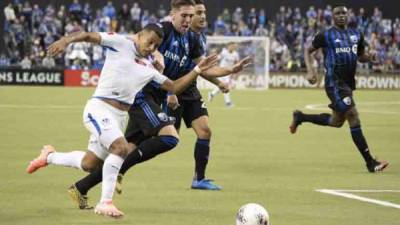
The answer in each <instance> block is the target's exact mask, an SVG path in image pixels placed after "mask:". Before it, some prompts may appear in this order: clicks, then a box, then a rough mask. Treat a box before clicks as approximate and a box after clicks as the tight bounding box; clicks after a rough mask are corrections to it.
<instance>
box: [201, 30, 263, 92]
mask: <svg viewBox="0 0 400 225" xmlns="http://www.w3.org/2000/svg"><path fill="white" fill-rule="evenodd" d="M230 42H234V43H237V46H238V48H237V51H238V53H239V57H240V59H242V58H244V57H247V56H250V57H251V59H252V61H251V65H249V66H248V67H247V68H245V69H244V70H243V71H242V72H240V73H238V74H235V75H233V76H231V86H232V88H233V89H261V90H266V89H268V80H269V46H270V44H269V38H268V37H255V36H252V37H237V36H208V37H207V54H210V53H220V52H221V50H222V49H223V48H225V47H226V46H227V44H228V43H230ZM197 86H198V87H199V89H211V88H214V85H213V84H211V83H210V82H208V81H207V80H205V79H203V78H202V77H199V78H198V80H197Z"/></svg>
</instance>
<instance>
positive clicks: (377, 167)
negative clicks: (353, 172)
mask: <svg viewBox="0 0 400 225" xmlns="http://www.w3.org/2000/svg"><path fill="white" fill-rule="evenodd" d="M388 165H389V162H387V161H385V160H382V161H378V160H374V161H373V162H372V163H370V164H367V169H368V171H369V172H370V173H375V172H379V171H383V170H384V169H385V168H386V167H387V166H388Z"/></svg>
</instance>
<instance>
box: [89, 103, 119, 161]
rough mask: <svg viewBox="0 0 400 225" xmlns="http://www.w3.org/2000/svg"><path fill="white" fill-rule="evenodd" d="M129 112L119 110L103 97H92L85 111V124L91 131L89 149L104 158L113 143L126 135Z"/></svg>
mask: <svg viewBox="0 0 400 225" xmlns="http://www.w3.org/2000/svg"><path fill="white" fill-rule="evenodd" d="M126 117H127V112H125V111H122V110H119V109H117V108H115V107H113V106H111V105H110V104H108V103H106V102H104V101H102V100H101V99H97V98H92V99H90V100H89V101H88V102H87V103H86V106H85V109H84V111H83V124H84V125H85V127H86V129H88V131H89V132H90V133H91V135H90V139H89V144H88V150H89V151H91V152H93V153H94V154H95V155H96V156H97V157H99V158H100V159H102V160H104V159H105V158H106V157H107V156H108V154H110V152H109V148H110V146H111V144H112V143H113V142H114V141H115V140H116V139H118V138H120V137H124V132H123V129H124V128H125V125H126Z"/></svg>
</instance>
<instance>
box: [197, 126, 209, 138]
mask: <svg viewBox="0 0 400 225" xmlns="http://www.w3.org/2000/svg"><path fill="white" fill-rule="evenodd" d="M211 134H212V132H211V129H210V127H208V126H205V127H202V128H201V129H200V130H199V131H198V132H197V137H198V138H200V139H208V140H209V139H211Z"/></svg>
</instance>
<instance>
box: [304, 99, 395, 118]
mask: <svg viewBox="0 0 400 225" xmlns="http://www.w3.org/2000/svg"><path fill="white" fill-rule="evenodd" d="M357 105H366V106H380V105H400V102H399V101H387V102H360V103H357ZM304 108H306V109H309V110H331V109H330V108H329V107H328V106H327V104H310V105H306V106H305V107H304ZM359 111H360V112H364V113H376V114H387V115H394V114H400V112H396V111H387V110H363V109H359Z"/></svg>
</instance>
